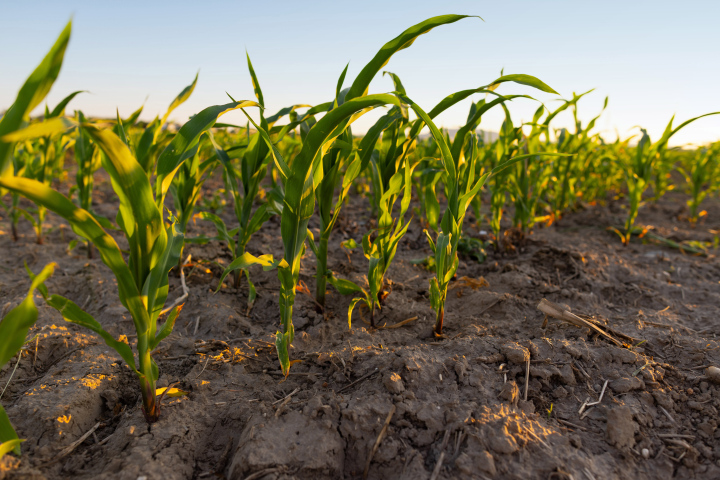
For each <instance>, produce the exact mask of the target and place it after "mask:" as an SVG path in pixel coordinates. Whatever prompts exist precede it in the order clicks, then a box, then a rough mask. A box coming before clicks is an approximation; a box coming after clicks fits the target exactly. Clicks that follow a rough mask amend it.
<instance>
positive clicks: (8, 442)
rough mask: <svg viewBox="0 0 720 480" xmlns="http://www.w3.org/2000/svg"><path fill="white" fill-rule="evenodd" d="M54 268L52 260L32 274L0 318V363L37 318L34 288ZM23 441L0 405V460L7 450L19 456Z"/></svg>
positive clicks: (17, 347) (17, 352)
mask: <svg viewBox="0 0 720 480" xmlns="http://www.w3.org/2000/svg"><path fill="white" fill-rule="evenodd" d="M54 270H55V264H54V263H51V264H48V265H46V266H45V268H43V269H42V271H41V272H40V273H39V274H38V275H37V276H33V277H34V278H33V279H32V284H31V285H30V289H29V290H28V293H27V295H26V296H25V299H24V300H23V301H22V302H21V303H20V305H18V306H17V307H15V308H13V309H12V310H10V311H9V312H8V314H7V315H5V317H3V319H2V320H0V366H2V365H5V364H6V363H7V362H9V361H10V359H11V358H13V357H14V356H15V355H20V349H21V348H22V346H23V345H24V344H25V342H26V337H27V334H28V331H29V330H30V327H32V326H33V325H34V324H35V321H36V320H37V317H38V310H37V307H36V306H35V299H34V298H33V297H34V295H35V290H36V289H38V288H40V289H43V288H44V285H43V282H45V280H47V279H48V278H49V277H50V275H52V274H53V271H54ZM22 442H23V440H20V439H19V438H18V435H17V433H16V432H15V429H14V428H13V426H12V424H11V423H10V419H9V418H8V415H7V413H6V412H5V409H4V408H3V406H2V405H1V404H0V459H2V457H3V455H5V454H6V453H9V452H14V453H15V455H20V443H22Z"/></svg>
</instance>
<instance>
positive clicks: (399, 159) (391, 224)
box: [336, 107, 417, 327]
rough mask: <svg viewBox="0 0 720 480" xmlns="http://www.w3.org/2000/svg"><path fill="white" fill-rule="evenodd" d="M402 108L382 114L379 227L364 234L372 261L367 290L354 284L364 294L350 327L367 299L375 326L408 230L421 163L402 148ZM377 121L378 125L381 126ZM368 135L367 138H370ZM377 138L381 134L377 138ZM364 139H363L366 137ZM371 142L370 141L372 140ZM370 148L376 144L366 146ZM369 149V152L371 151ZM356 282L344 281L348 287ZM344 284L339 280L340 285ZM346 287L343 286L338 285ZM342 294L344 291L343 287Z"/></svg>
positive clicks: (376, 190)
mask: <svg viewBox="0 0 720 480" xmlns="http://www.w3.org/2000/svg"><path fill="white" fill-rule="evenodd" d="M400 109H401V107H393V109H391V111H390V113H388V114H387V115H385V116H384V117H382V118H381V119H380V120H379V121H378V124H380V125H382V126H384V127H385V128H384V129H383V131H384V132H385V133H384V135H383V139H384V140H385V141H384V142H383V143H386V145H385V146H384V147H385V148H384V149H383V150H384V152H383V153H380V152H379V151H378V150H374V151H373V152H372V153H371V154H369V155H370V157H371V168H372V183H373V198H374V205H375V209H376V211H377V212H378V219H377V230H376V231H370V232H368V233H366V234H365V235H364V236H363V239H362V246H363V253H364V254H365V257H366V258H367V259H368V260H369V267H368V274H367V281H368V288H367V290H365V289H364V288H361V287H360V286H358V285H354V284H353V285H352V287H351V288H353V289H354V290H355V291H357V292H361V293H362V294H363V296H362V297H358V298H354V299H353V300H352V302H350V307H349V308H348V326H352V311H353V309H354V307H355V305H357V303H358V302H360V301H363V302H365V304H366V305H367V307H368V310H369V311H370V326H371V327H375V308H376V307H380V305H381V303H382V302H383V301H384V299H385V297H386V296H387V295H388V294H389V293H390V292H389V290H388V286H387V285H386V283H385V274H386V273H387V271H388V268H390V264H391V263H392V260H393V258H394V257H395V253H396V252H397V247H398V243H399V242H400V240H401V239H402V237H403V236H404V235H405V233H406V232H407V229H408V226H409V225H410V220H408V221H407V222H406V221H405V213H406V212H407V210H408V207H409V206H410V200H411V191H412V172H413V169H414V168H415V166H417V162H414V163H413V161H412V158H410V157H409V156H408V151H407V150H406V149H403V148H402V147H403V146H405V147H407V145H409V143H406V142H404V138H403V137H404V135H403V134H402V131H403V130H404V127H405V125H406V122H403V121H401V119H403V116H402V114H401V113H400ZM378 124H376V125H378ZM367 138H368V136H366V137H365V139H367ZM375 138H377V137H375ZM365 139H363V140H365ZM368 143H370V142H368ZM365 147H366V148H367V150H371V149H373V147H374V145H366V146H365ZM367 150H366V151H367ZM400 198H402V200H401V202H400V211H399V214H398V215H397V217H396V218H393V207H394V205H395V203H396V201H397V200H398V199H400ZM351 283H352V282H350V281H349V280H345V281H344V288H347V287H348V286H350V284H351ZM339 284H340V283H339V282H336V287H338V285H339ZM338 288H339V289H342V288H343V287H338ZM341 293H342V290H341Z"/></svg>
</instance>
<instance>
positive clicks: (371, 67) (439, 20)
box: [345, 15, 480, 102]
mask: <svg viewBox="0 0 720 480" xmlns="http://www.w3.org/2000/svg"><path fill="white" fill-rule="evenodd" d="M463 18H468V15H440V16H437V17H432V18H428V19H427V20H425V21H423V22H420V23H418V24H416V25H413V26H412V27H410V28H408V29H407V30H405V31H404V32H402V33H401V34H400V35H398V36H397V37H395V38H394V39H392V40H390V41H389V42H387V43H386V44H385V45H383V46H382V48H381V49H380V51H378V53H377V54H376V55H375V57H373V59H372V60H370V62H368V64H367V65H365V67H364V68H363V69H362V70H361V71H360V73H359V74H358V76H357V77H356V78H355V81H354V82H353V84H352V86H351V87H350V91H349V92H348V93H347V95H346V96H345V101H346V102H347V101H348V100H352V99H355V98H357V97H362V96H365V95H367V92H368V87H369V86H370V82H371V81H372V79H373V78H374V77H375V75H377V73H378V72H379V71H380V69H382V68H383V67H384V66H385V65H386V64H387V63H388V61H389V60H390V58H391V57H392V56H393V55H394V54H395V53H397V52H398V51H400V50H403V49H405V48H408V47H409V46H411V45H412V44H413V42H415V40H416V39H417V38H418V37H419V36H420V35H422V34H424V33H427V32H429V31H430V30H432V29H433V28H435V27H439V26H440V25H448V24H451V23H455V22H457V21H458V20H462V19H463ZM478 18H480V17H478Z"/></svg>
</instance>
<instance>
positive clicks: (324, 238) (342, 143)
mask: <svg viewBox="0 0 720 480" xmlns="http://www.w3.org/2000/svg"><path fill="white" fill-rule="evenodd" d="M347 68H348V67H347V66H346V67H345V70H343V72H342V74H341V75H340V79H339V80H338V83H337V88H336V89H335V100H334V102H333V105H332V108H336V107H338V106H339V105H340V104H342V103H343V102H344V100H345V95H346V94H347V92H348V90H347V89H346V90H342V85H343V81H344V80H345V75H346V73H347ZM309 120H310V119H308V120H306V121H305V122H304V123H303V124H302V125H301V134H302V133H303V132H304V131H306V130H307V131H309V128H311V126H312V123H314V122H315V119H314V118H312V121H309ZM302 127H306V128H302ZM377 135H379V133H378V132H377V129H371V131H369V132H368V134H367V135H366V136H365V138H364V139H363V141H362V142H361V144H360V146H359V148H360V150H359V151H358V150H354V148H353V135H352V130H351V128H350V127H349V126H348V128H347V129H345V131H343V132H342V134H340V136H339V137H338V138H337V139H336V140H335V142H334V144H333V148H331V149H329V150H328V152H327V153H326V154H325V155H324V156H323V158H322V165H320V166H319V167H318V168H322V179H321V180H320V182H319V184H318V186H317V188H316V189H315V201H316V202H317V205H318V218H319V220H320V237H319V239H318V241H317V242H315V238H314V237H313V235H312V232H308V240H309V244H310V249H311V250H312V252H313V254H314V255H315V258H316V260H317V263H316V271H315V302H316V304H317V306H318V308H319V309H324V308H325V293H326V288H327V282H328V279H329V277H330V276H331V274H330V271H329V270H328V266H327V256H328V244H329V241H330V234H331V233H332V230H333V228H334V227H335V223H336V222H337V219H338V216H339V214H340V210H341V208H342V206H343V203H345V201H346V200H347V198H348V194H349V191H350V186H351V185H352V183H353V182H354V181H355V178H357V176H358V175H359V174H360V173H361V172H362V171H364V169H365V167H366V166H367V164H368V161H369V160H370V155H369V154H368V152H367V151H368V147H367V144H368V143H369V142H370V140H371V139H372V138H375V139H376V140H377ZM370 150H372V148H370ZM360 152H362V153H360ZM343 170H345V175H344V177H342V183H341V185H339V186H340V193H339V195H338V198H337V200H336V201H334V197H335V190H336V189H337V187H338V183H339V179H340V178H341V175H340V172H341V171H343Z"/></svg>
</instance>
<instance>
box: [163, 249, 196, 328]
mask: <svg viewBox="0 0 720 480" xmlns="http://www.w3.org/2000/svg"><path fill="white" fill-rule="evenodd" d="M191 257H192V254H191V255H188V257H187V259H186V260H185V262H184V263H183V265H185V264H186V263H190V258H191ZM180 283H181V284H182V290H183V294H182V295H180V296H179V297H178V298H177V299H176V300H175V301H174V302H173V303H172V305H170V306H169V307H167V308H166V309H165V310H163V311H161V312H160V316H163V315H165V314H166V313H168V312H169V311H170V310H172V309H173V308H175V307H176V306H177V305H180V304H181V303H183V302H184V301H185V300H186V299H187V298H188V295H189V294H190V290H188V288H187V285H185V272H184V271H183V268H182V266H180Z"/></svg>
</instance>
